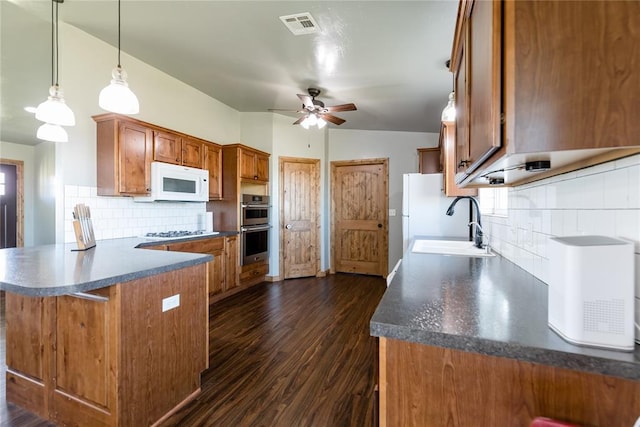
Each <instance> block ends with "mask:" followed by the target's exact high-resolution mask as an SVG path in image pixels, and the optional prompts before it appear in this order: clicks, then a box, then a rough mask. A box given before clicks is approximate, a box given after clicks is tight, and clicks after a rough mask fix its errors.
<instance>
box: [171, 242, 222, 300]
mask: <svg viewBox="0 0 640 427" xmlns="http://www.w3.org/2000/svg"><path fill="white" fill-rule="evenodd" d="M224 240H225V239H224V238H221V237H216V238H212V239H199V240H193V241H187V242H180V243H173V244H169V245H167V249H168V250H170V251H176V252H194V253H197V254H210V255H213V261H212V262H211V264H210V265H209V298H211V297H212V296H215V295H217V294H219V293H221V292H223V291H224V290H225V284H224V280H225V251H224V249H225V248H224V243H225V242H224Z"/></svg>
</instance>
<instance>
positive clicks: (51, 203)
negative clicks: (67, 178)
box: [25, 142, 61, 246]
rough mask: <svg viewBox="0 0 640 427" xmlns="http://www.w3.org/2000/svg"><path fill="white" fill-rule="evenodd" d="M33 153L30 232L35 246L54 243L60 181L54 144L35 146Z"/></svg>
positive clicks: (46, 143)
mask: <svg viewBox="0 0 640 427" xmlns="http://www.w3.org/2000/svg"><path fill="white" fill-rule="evenodd" d="M34 151H35V156H34V160H35V162H34V163H35V171H34V173H35V196H34V197H35V200H34V211H35V212H34V213H33V216H34V218H33V220H34V223H33V227H32V230H33V234H34V236H33V244H34V246H37V245H46V244H51V243H55V241H56V233H55V230H56V197H57V195H58V194H61V191H59V190H58V187H59V186H60V180H59V179H58V178H57V176H56V143H53V142H42V143H40V144H38V145H36V146H35V148H34ZM25 196H26V191H25ZM25 246H26V245H25Z"/></svg>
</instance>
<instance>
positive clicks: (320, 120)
mask: <svg viewBox="0 0 640 427" xmlns="http://www.w3.org/2000/svg"><path fill="white" fill-rule="evenodd" d="M317 125H318V129H322V128H323V127H325V126H326V125H327V122H326V120H325V119H323V118H322V117H318V123H317Z"/></svg>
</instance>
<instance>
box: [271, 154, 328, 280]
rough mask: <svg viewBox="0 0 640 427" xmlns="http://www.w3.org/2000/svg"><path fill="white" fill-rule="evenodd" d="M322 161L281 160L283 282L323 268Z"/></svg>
mask: <svg viewBox="0 0 640 427" xmlns="http://www.w3.org/2000/svg"><path fill="white" fill-rule="evenodd" d="M319 206H320V160H318V159H299V158H289V157H280V248H281V249H280V265H281V266H282V270H283V278H284V279H292V278H294V277H307V276H316V275H317V274H318V273H319V268H320V244H319V233H318V228H319V226H320V210H319Z"/></svg>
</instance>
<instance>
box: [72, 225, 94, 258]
mask: <svg viewBox="0 0 640 427" xmlns="http://www.w3.org/2000/svg"><path fill="white" fill-rule="evenodd" d="M83 221H84V222H85V228H86V230H85V231H84V232H83V229H82V225H81V224H80V221H79V220H77V219H75V220H73V231H74V232H75V234H76V242H77V243H78V249H76V250H78V251H86V250H87V249H91V248H93V247H94V246H95V245H96V240H95V238H94V237H93V236H94V234H93V225H92V224H91V218H85V219H84V220H83Z"/></svg>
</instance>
